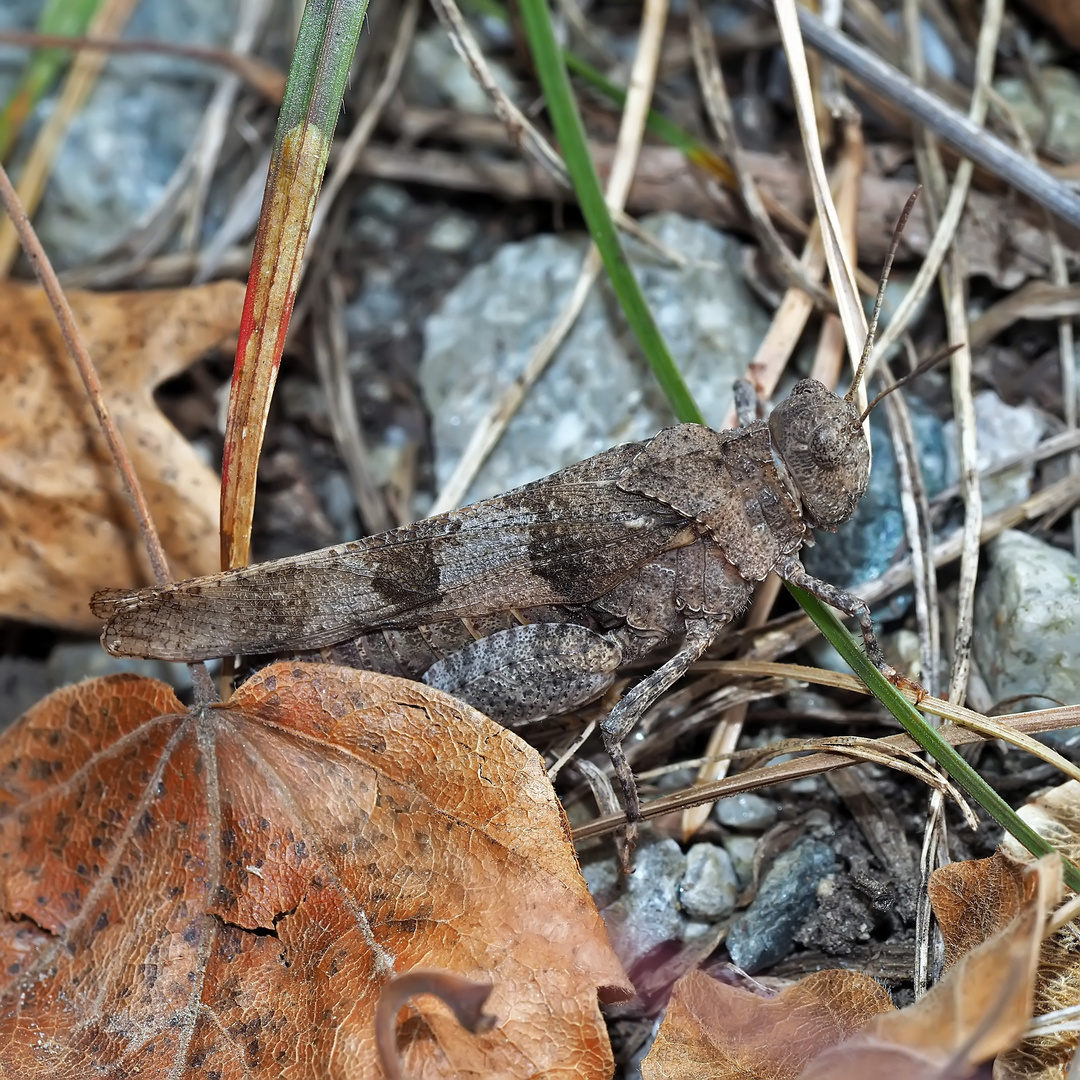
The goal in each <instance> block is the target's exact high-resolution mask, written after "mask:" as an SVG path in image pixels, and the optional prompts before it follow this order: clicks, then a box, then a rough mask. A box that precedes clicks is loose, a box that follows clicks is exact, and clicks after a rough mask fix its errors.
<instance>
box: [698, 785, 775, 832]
mask: <svg viewBox="0 0 1080 1080" xmlns="http://www.w3.org/2000/svg"><path fill="white" fill-rule="evenodd" d="M713 816H714V817H715V818H716V820H717V821H719V822H720V824H721V825H724V826H726V827H727V828H729V829H747V830H750V831H755V830H758V831H760V830H764V829H767V828H768V827H769V826H770V825H772V824H773V823H774V822H775V821H776V803H774V802H773V801H772V800H771V799H765V798H762V796H760V795H755V794H754V793H753V792H746V793H744V794H741V795H731V796H729V797H728V798H726V799H721V800H720V801H719V802H718V803H717V804H716V806H715V807H714V808H713Z"/></svg>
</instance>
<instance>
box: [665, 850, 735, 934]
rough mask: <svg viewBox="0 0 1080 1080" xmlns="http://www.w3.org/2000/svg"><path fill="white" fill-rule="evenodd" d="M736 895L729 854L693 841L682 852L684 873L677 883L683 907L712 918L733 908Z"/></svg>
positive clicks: (725, 913)
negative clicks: (683, 855) (678, 883)
mask: <svg viewBox="0 0 1080 1080" xmlns="http://www.w3.org/2000/svg"><path fill="white" fill-rule="evenodd" d="M737 895H738V881H737V880H736V877H735V868H734V867H733V866H732V865H731V856H730V855H728V853H727V852H726V851H725V850H724V849H723V848H722V847H717V846H716V845H715V844H694V846H693V847H691V848H690V850H689V851H688V852H687V853H686V874H685V875H684V876H683V880H682V885H681V886H680V887H679V902H680V903H681V904H682V909H683V911H685V912H686V913H687V914H688V915H690V916H692V917H693V918H695V919H705V920H711V921H714V922H715V921H716V920H718V919H723V918H724V917H725V916H727V915H730V914H731V913H732V912H733V911H734V910H735V898H736V896H737Z"/></svg>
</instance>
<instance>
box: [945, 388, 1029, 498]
mask: <svg viewBox="0 0 1080 1080" xmlns="http://www.w3.org/2000/svg"><path fill="white" fill-rule="evenodd" d="M973 404H974V406H975V440H976V447H977V449H976V454H975V467H976V468H977V469H978V470H979V472H984V471H985V470H987V469H990V468H992V467H993V466H994V465H997V464H998V463H999V462H1001V461H1008V460H1009V459H1010V458H1014V457H1016V456H1017V455H1018V454H1026V453H1029V452H1030V451H1031V450H1034V449H1035V447H1036V445H1037V444H1038V442H1039V440H1040V439H1041V438H1042V436H1043V433H1044V432H1045V431H1046V421H1045V420H1044V419H1043V417H1042V414H1041V413H1040V412H1039V411H1038V409H1036V408H1035V407H1034V406H1033V405H1029V404H1027V403H1026V402H1025V403H1024V404H1021V405H1006V404H1005V402H1004V401H1002V400H1001V398H999V397H998V396H997V394H995V393H994V391H993V390H981V391H980V392H979V393H977V394H976V395H975V400H974V402H973ZM945 448H946V451H947V452H948V455H949V473H950V475H952V476H957V475H959V467H958V465H957V461H958V456H957V451H956V421H955V420H947V421H946V422H945ZM1034 476H1035V466H1034V465H1021V466H1019V467H1018V468H1015V469H1009V470H1007V471H1006V472H1003V473H998V475H997V476H988V477H984V478H983V479H982V480H980V481H979V491H980V493H981V494H982V503H983V513H984V514H992V513H994V512H995V511H997V510H1003V509H1005V507H1007V506H1014V505H1015V504H1016V503H1018V502H1023V501H1024V499H1026V498H1027V497H1028V496H1029V495H1030V494H1031V481H1032V479H1033V478H1034Z"/></svg>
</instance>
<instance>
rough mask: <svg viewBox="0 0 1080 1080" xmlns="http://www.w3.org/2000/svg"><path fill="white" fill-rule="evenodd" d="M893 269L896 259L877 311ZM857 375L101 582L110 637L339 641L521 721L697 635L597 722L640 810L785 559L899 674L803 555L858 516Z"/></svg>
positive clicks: (229, 650) (206, 654)
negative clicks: (201, 559)
mask: <svg viewBox="0 0 1080 1080" xmlns="http://www.w3.org/2000/svg"><path fill="white" fill-rule="evenodd" d="M905 216H906V212H905ZM902 220H903V219H902ZM894 247H895V239H894ZM891 257H892V256H891V252H890V257H889V260H888V261H889V262H891ZM887 273H888V262H887V263H886V270H885V272H884V273H883V277H882V285H881V289H880V290H879V293H878V302H879V305H880V300H881V296H882V293H883V290H884V285H885V281H886V279H887ZM876 318H877V311H876V310H875V313H874V318H873V319H872V325H871V331H870V335H869V337H868V340H867V347H866V349H865V350H864V354H863V361H864V363H865V359H866V357H867V355H868V354H869V350H870V346H871V343H872V340H873V329H874V324H875V323H876ZM862 366H863V365H860V369H861V367H862ZM858 378H859V374H857V375H856V381H855V382H853V383H852V388H851V389H850V390H849V391H848V393H847V395H846V396H845V397H838V396H837V395H836V394H833V393H832V392H831V391H830V390H828V389H827V388H826V387H825V386H823V385H822V384H821V383H819V382H816V381H814V380H812V379H804V380H803V381H802V382H800V383H798V384H796V386H795V388H794V389H793V390H792V392H791V395H790V396H789V397H788V398H787V399H786V400H785V401H783V402H781V403H780V404H779V405H777V406H776V408H775V409H774V410H773V413H772V415H771V416H770V417H769V419H768V421H764V420H760V419H756V416H755V414H756V402H755V400H754V397H753V391H752V390H750V388H749V384H748V383H743V384H740V385H737V388H736V404H737V410H738V415H739V424H740V426H739V427H738V428H735V429H733V430H729V431H713V430H711V429H709V428H707V427H702V426H699V425H696V424H681V425H679V426H677V427H672V428H667V429H666V430H664V431H661V432H660V433H659V434H658V435H656V436H655V437H654V438H652V439H649V440H647V441H645V442H639V443H630V444H627V445H624V446H617V447H615V448H614V449H611V450H608V451H606V452H604V453H602V454H597V455H596V456H595V457H592V458H589V459H588V460H586V461H583V462H581V463H579V464H577V465H572V466H570V467H569V468H566V469H562V470H560V471H559V472H557V473H554V474H553V475H551V476H549V477H547V478H545V479H543V480H538V481H536V482H535V483H532V484H527V485H526V486H524V487H521V488H517V489H516V490H514V491H510V492H507V493H506V494H505V495H500V496H497V497H496V498H493V499H487V500H484V501H483V502H478V503H475V504H473V505H471V506H466V507H463V508H462V509H460V510H455V511H453V512H451V513H448V514H443V515H440V516H439V517H434V518H429V519H427V520H425V521H420V522H417V523H416V524H414V525H407V526H402V527H401V528H398V529H393V530H391V531H390V532H385V533H381V534H379V535H377V536H369V537H367V538H365V539H362V540H357V541H354V542H353V543H348V544H341V545H337V546H334V547H329V548H325V549H323V550H322V551H314V552H310V553H308V554H305V555H299V556H295V557H293V558H288V559H279V560H277V561H275V562H268V563H262V564H260V565H255V566H250V567H245V568H243V569H237V570H230V571H227V572H224V573H221V574H214V575H211V576H208V577H201V578H194V579H192V580H190V581H183V582H180V583H178V584H174V585H168V586H163V587H155V588H149V589H142V590H139V591H137V592H124V591H118V590H109V591H105V592H101V593H98V594H97V595H96V596H95V597H94V599H93V601H92V605H91V606H92V608H93V611H94V613H95V614H97V615H99V616H100V617H101V618H103V619H107V620H108V625H107V626H106V627H105V630H104V632H103V634H102V642H103V643H104V645H105V648H106V649H107V650H108V651H109V652H110V653H112V654H114V655H117V656H150V657H155V658H158V659H162V660H182V661H192V660H204V659H209V658H211V657H219V656H227V655H233V654H238V653H246V654H273V653H295V652H296V651H310V650H319V649H329V650H330V655H331V658H332V659H335V660H338V661H339V662H344V663H348V664H352V665H355V666H360V667H367V668H371V669H374V670H377V671H382V672H389V673H393V674H400V675H404V676H406V677H409V678H415V679H422V680H423V681H424V682H426V683H428V684H429V685H431V686H434V687H437V688H439V689H442V690H446V691H448V692H450V693H452V694H455V695H456V696H458V697H460V698H462V699H464V700H465V701H467V702H469V703H470V704H472V705H474V706H476V707H477V708H478V709H480V710H481V711H483V712H485V713H488V714H489V715H491V716H492V717H494V718H495V719H497V720H500V721H502V722H504V723H507V724H511V725H513V724H520V723H526V722H529V721H534V720H539V719H541V718H544V717H547V716H552V715H556V714H560V713H565V712H569V711H571V710H573V709H576V708H578V707H580V706H582V705H584V704H586V703H588V702H590V701H594V700H595V699H597V698H599V697H600V696H602V695H603V694H604V692H605V691H606V690H607V689H608V688H609V687H610V686H611V685H612V683H613V681H614V679H615V673H616V669H618V668H619V667H621V666H622V665H625V664H627V663H631V662H634V661H637V660H639V659H641V658H643V657H645V656H647V655H648V654H650V653H652V652H653V651H655V650H656V649H658V648H660V647H662V646H664V645H665V644H667V643H669V642H671V641H673V640H680V639H681V645H680V646H679V648H678V650H677V651H676V653H675V654H674V655H673V656H672V657H671V658H670V659H668V660H667V661H666V662H665V663H664V664H662V665H661V666H660V667H659V668H657V669H656V670H655V671H654V672H652V673H651V674H650V675H648V676H647V677H646V678H644V679H643V680H642V681H640V682H639V683H637V685H635V686H634V687H633V688H632V689H631V690H630V691H629V692H628V693H627V694H626V695H625V696H624V697H623V698H622V699H621V700H620V701H619V702H618V703H617V704H616V705H615V707H614V708H613V709H612V710H611V712H610V713H609V714H608V715H607V716H606V717H605V718H604V719H603V721H602V722H601V724H600V730H601V733H602V736H603V740H604V745H605V747H606V749H607V751H608V753H609V755H610V756H611V760H612V763H613V765H614V767H615V772H616V774H617V776H618V777H619V780H620V782H621V784H622V787H623V791H624V793H625V797H626V806H627V816H628V818H629V820H630V821H631V822H634V821H636V820H637V818H638V816H639V806H638V798H637V788H636V785H635V783H634V779H633V775H632V773H631V771H630V768H629V765H628V763H627V761H626V758H625V756H624V755H623V752H622V748H621V744H622V742H623V740H624V739H625V738H626V737H627V735H629V733H630V731H631V730H632V729H633V727H634V726H635V724H636V723H637V722H638V720H639V719H640V718H641V716H642V714H643V713H644V711H645V710H646V709H647V708H648V707H649V706H650V705H651V704H652V703H653V702H654V701H655V700H656V699H657V698H658V697H659V696H660V695H661V694H662V693H663V692H664V691H665V690H667V689H668V688H669V687H670V686H671V685H672V684H674V683H675V682H676V681H677V680H678V679H679V678H681V677H682V676H683V675H684V674H685V672H686V671H687V669H688V668H689V667H690V665H691V664H692V663H694V661H696V660H697V659H698V658H699V657H700V656H701V655H702V653H703V652H704V651H705V649H706V648H708V646H709V644H710V643H711V642H712V641H713V639H714V638H715V637H716V635H717V633H718V632H719V631H720V629H721V628H722V627H723V626H724V625H725V624H726V623H728V622H730V621H731V620H732V619H733V618H735V617H736V616H738V615H739V614H740V613H741V612H742V611H743V610H744V609H745V607H746V605H747V603H748V602H749V599H750V596H751V594H752V592H753V589H754V586H755V584H756V583H757V582H759V581H761V580H762V579H764V578H765V576H766V575H767V574H769V573H770V572H773V571H775V572H776V573H777V574H779V575H780V577H782V578H783V579H784V580H785V581H788V582H791V583H792V584H794V585H797V586H799V587H801V588H803V589H805V590H807V591H808V592H811V593H813V594H814V595H816V596H818V597H820V598H821V599H822V600H824V601H825V602H826V603H829V604H831V605H832V606H833V607H835V608H838V609H839V610H840V611H843V612H846V613H847V614H849V615H852V616H854V617H855V618H856V619H858V621H859V623H860V625H861V628H862V634H863V638H864V640H865V642H866V649H867V653H868V655H869V657H870V658H871V659H872V660H873V661H874V663H876V664H877V665H878V666H879V667H882V668H883V669H886V670H888V671H890V672H891V669H888V668H887V665H886V664H885V662H884V658H883V656H882V653H881V649H880V647H879V646H878V643H877V640H876V638H875V637H874V629H873V623H872V621H871V618H870V611H869V609H868V608H867V606H866V604H865V603H864V602H863V601H862V600H861V599H859V598H858V597H857V596H853V595H851V594H849V593H846V592H843V591H841V590H840V589H837V588H834V587H833V586H831V585H829V584H827V583H826V582H823V581H820V580H818V579H816V578H814V577H811V576H810V575H809V574H808V573H807V572H806V571H805V570H804V568H803V566H802V564H801V563H800V561H799V558H798V553H799V549H800V548H801V547H802V545H803V544H804V543H808V542H812V534H813V531H814V530H815V529H829V530H835V529H836V527H837V526H838V525H840V524H841V523H843V522H845V521H847V519H848V518H849V517H850V516H851V514H852V513H853V512H854V510H855V507H856V505H857V504H858V502H859V499H860V498H861V497H862V495H863V493H864V492H865V490H866V485H867V481H868V478H869V467H870V455H869V451H868V449H867V444H866V441H865V438H864V436H863V432H862V421H863V419H864V417H865V415H866V414H865V413H864V414H863V415H860V413H859V410H858V409H857V407H856V406H855V404H854V402H853V399H854V395H855V387H856V385H857V382H858ZM874 404H876V401H875V402H874ZM872 407H873V405H871V408H872ZM866 412H867V413H868V412H869V409H867V410H866Z"/></svg>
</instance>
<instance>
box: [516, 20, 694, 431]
mask: <svg viewBox="0 0 1080 1080" xmlns="http://www.w3.org/2000/svg"><path fill="white" fill-rule="evenodd" d="M520 10H521V19H522V24H523V26H524V29H525V36H526V38H527V39H528V42H529V49H530V51H531V52H532V57H533V62H534V63H535V65H536V70H537V74H538V75H539V78H540V85H541V87H542V88H543V91H544V99H545V101H546V102H547V107H548V113H549V115H550V117H551V122H552V125H553V126H554V128H555V134H556V135H557V136H558V139H559V144H560V147H561V149H562V152H563V157H564V159H565V160H566V167H567V169H568V170H569V172H570V178H571V180H572V181H573V184H574V191H575V193H576V194H577V198H578V204H579V205H580V206H581V212H582V214H583V215H584V217H585V223H586V225H587V226H588V228H589V233H590V235H591V236H592V239H593V242H594V243H595V244H596V247H597V250H598V251H599V252H600V258H601V259H602V260H603V263H604V268H605V270H606V271H607V274H608V277H609V278H610V280H611V285H612V288H613V289H614V290H615V295H616V296H617V297H618V299H619V303H620V304H621V305H622V309H623V311H624V312H625V314H626V319H627V322H629V324H630V328H631V329H632V330H633V332H634V335H635V336H636V337H637V340H638V343H639V344H640V345H641V348H642V351H643V352H644V354H645V357H646V359H647V360H648V362H649V364H650V366H651V367H652V369H653V373H654V374H655V376H656V380H657V382H658V383H659V384H660V388H661V389H662V390H663V391H664V394H665V395H666V397H667V399H668V401H669V402H670V403H671V407H672V409H673V410H674V412H675V415H676V416H677V417H678V419H679V420H680V421H682V422H683V423H695V424H701V423H704V420H703V419H702V416H701V412H700V411H699V409H698V407H697V405H696V404H695V403H694V399H693V397H691V395H690V391H689V390H688V389H687V386H686V383H685V382H684V381H683V377H682V375H681V374H680V373H679V369H678V368H677V367H676V366H675V361H674V360H673V359H672V357H671V353H670V352H669V351H668V347H667V344H666V343H665V341H664V339H663V336H662V335H661V334H660V331H659V329H658V328H657V325H656V322H655V321H654V319H653V317H652V312H651V311H650V310H649V306H648V304H647V303H646V301H645V296H644V294H643V293H642V291H641V286H640V285H639V284H638V281H637V278H636V277H635V276H634V272H633V270H631V268H630V264H629V263H628V262H627V259H626V255H625V253H624V252H623V249H622V245H621V244H620V242H619V235H618V233H617V232H616V229H615V223H614V221H613V220H612V218H611V214H610V213H609V211H608V208H607V204H606V203H605V202H604V194H603V191H602V190H601V188H600V181H599V179H598V177H597V175H596V169H595V168H594V167H593V162H592V158H591V157H590V156H589V149H588V143H587V141H586V138H585V128H584V125H583V124H582V122H581V115H580V114H579V112H578V108H577V102H576V101H575V100H574V95H573V91H572V90H571V88H570V78H569V76H568V74H567V71H566V66H565V64H564V63H563V57H562V51H561V49H560V48H559V46H558V44H557V43H556V41H555V33H554V31H553V29H552V26H551V16H550V13H549V11H548V8H547V3H546V0H520Z"/></svg>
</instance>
